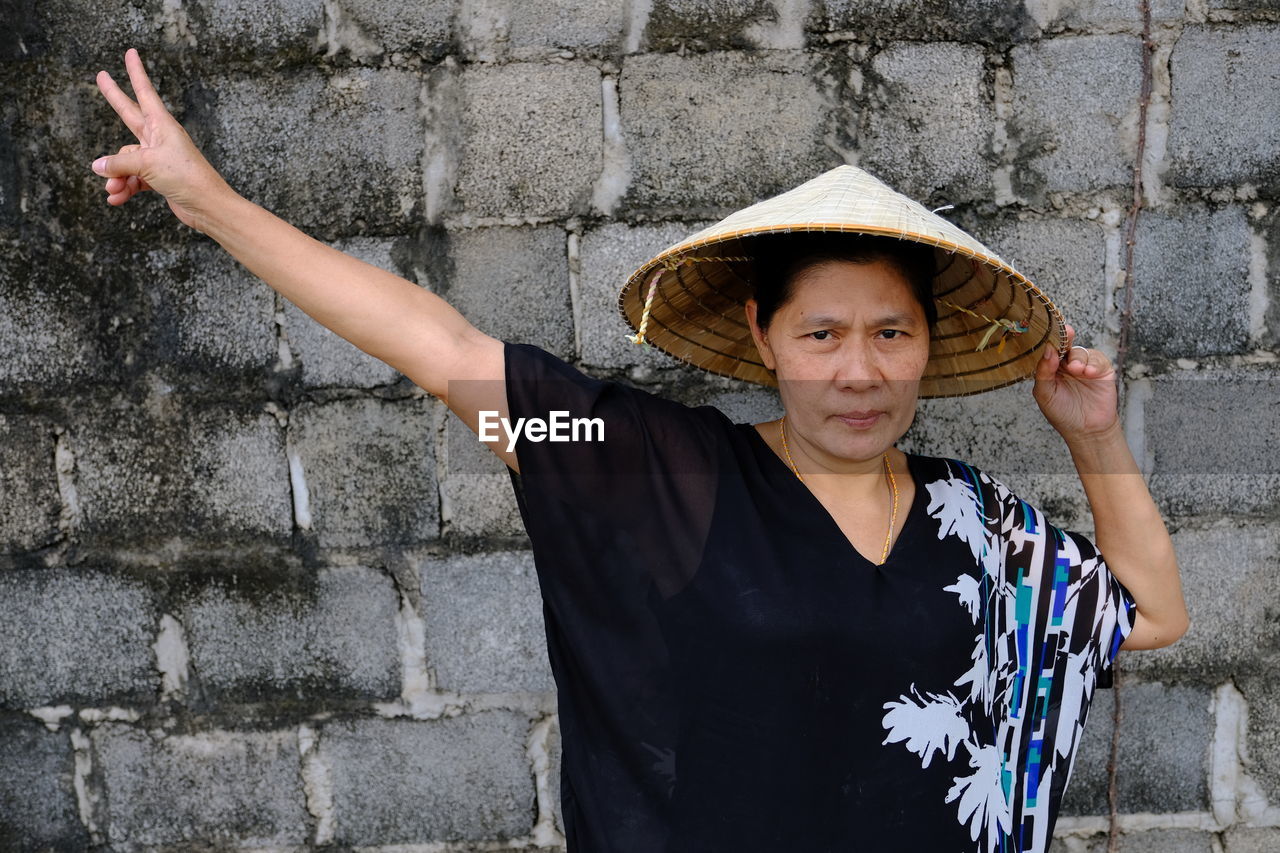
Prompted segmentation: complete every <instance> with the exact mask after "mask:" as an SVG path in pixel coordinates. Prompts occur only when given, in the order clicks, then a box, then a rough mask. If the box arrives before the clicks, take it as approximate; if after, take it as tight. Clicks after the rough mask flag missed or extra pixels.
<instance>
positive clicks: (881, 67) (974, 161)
mask: <svg viewBox="0 0 1280 853" xmlns="http://www.w3.org/2000/svg"><path fill="white" fill-rule="evenodd" d="M871 69H872V71H873V75H872V81H873V82H872V84H871V85H870V86H869V91H868V97H869V98H870V100H871V103H872V106H871V108H869V109H867V110H866V111H865V112H864V116H865V121H866V127H865V129H864V130H863V131H862V132H861V133H859V134H858V143H859V144H858V147H859V151H860V152H861V160H860V165H861V166H862V167H863V168H865V169H867V170H868V171H870V172H872V173H873V174H875V175H876V176H877V177H879V178H880V179H881V180H883V181H884V182H885V183H887V184H889V185H890V186H892V187H894V188H895V189H897V190H898V191H899V192H901V193H903V194H905V195H907V196H910V197H912V198H916V199H920V200H923V199H927V198H931V197H933V196H934V195H935V193H936V195H937V197H939V198H942V199H944V200H945V201H948V202H952V201H962V200H966V199H987V198H990V197H991V195H992V188H991V172H992V168H993V164H992V163H991V162H990V161H991V132H992V128H993V127H994V125H995V109H994V107H993V105H992V99H991V93H990V92H989V91H988V89H987V86H986V85H985V84H984V83H983V75H984V71H983V52H982V49H981V48H979V47H976V46H972V45H960V44H951V43H946V44H913V43H902V42H899V43H895V44H892V45H890V46H889V47H888V48H887V49H885V50H883V51H881V52H880V53H877V54H876V55H875V57H874V58H873V59H872V60H871Z"/></svg>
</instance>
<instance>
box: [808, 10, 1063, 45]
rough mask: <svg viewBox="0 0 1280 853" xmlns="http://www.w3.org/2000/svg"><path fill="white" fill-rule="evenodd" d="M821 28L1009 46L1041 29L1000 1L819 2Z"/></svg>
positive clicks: (1026, 12)
mask: <svg viewBox="0 0 1280 853" xmlns="http://www.w3.org/2000/svg"><path fill="white" fill-rule="evenodd" d="M814 5H815V6H817V7H820V8H822V9H823V12H822V17H821V19H820V20H821V26H822V27H823V28H824V29H827V30H845V31H852V32H855V33H857V34H858V36H859V38H862V39H865V38H867V37H868V36H881V37H887V38H906V39H914V40H920V41H965V42H978V43H985V44H993V43H994V44H1000V45H1004V44H1008V43H1010V42H1018V41H1022V40H1024V39H1028V38H1035V37H1037V36H1038V35H1039V33H1040V30H1039V28H1038V27H1037V25H1036V22H1035V20H1033V18H1032V15H1031V14H1030V11H1029V10H1028V8H1027V6H1026V5H1025V4H1022V3H1005V2H1002V0H957V2H951V3H940V4H937V5H932V4H930V5H928V6H923V7H922V4H921V3H920V2H918V0H822V2H821V3H820V4H819V3H815V4H814Z"/></svg>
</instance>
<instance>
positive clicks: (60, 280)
mask: <svg viewBox="0 0 1280 853" xmlns="http://www.w3.org/2000/svg"><path fill="white" fill-rule="evenodd" d="M99 260H101V259H100V258H99V257H97V256H96V254H95V261H99ZM67 261H68V259H67V258H65V257H64V256H63V253H60V252H57V251H44V250H43V249H42V248H41V249H37V248H36V247H31V246H23V245H17V246H13V247H8V246H6V249H5V252H4V256H3V257H0V391H3V392H5V393H13V394H24V393H29V392H39V393H43V394H52V393H57V392H60V391H66V390H68V389H70V388H71V387H73V386H75V385H77V384H79V383H82V382H94V381H101V380H104V379H106V378H107V374H108V372H109V371H111V370H113V369H116V368H117V363H118V361H119V354H118V353H113V352H110V350H109V345H104V342H103V340H102V338H101V332H100V331H99V330H98V328H97V326H98V316H97V315H98V312H99V311H101V310H102V309H101V307H99V306H98V305H97V304H95V303H96V301H97V300H98V299H100V296H101V295H100V294H99V295H98V296H94V295H91V294H90V293H88V292H86V290H87V287H86V284H85V277H84V275H83V271H81V272H77V271H76V270H75V269H74V268H73V265H72V264H70V263H68V262H67ZM121 320H123V321H124V322H125V323H128V322H129V320H128V319H127V318H124V317H122V318H121Z"/></svg>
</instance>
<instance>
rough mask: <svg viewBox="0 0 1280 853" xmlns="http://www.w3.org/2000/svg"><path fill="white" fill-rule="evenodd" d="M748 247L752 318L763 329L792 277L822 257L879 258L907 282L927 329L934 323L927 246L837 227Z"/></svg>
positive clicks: (760, 240) (763, 238)
mask: <svg viewBox="0 0 1280 853" xmlns="http://www.w3.org/2000/svg"><path fill="white" fill-rule="evenodd" d="M755 239H756V241H757V242H756V244H755V246H753V247H752V258H753V259H752V262H751V281H752V288H753V291H754V292H753V293H752V295H753V296H754V297H755V300H756V302H757V304H758V306H759V307H758V308H757V310H756V322H757V323H758V324H759V325H760V328H761V329H767V328H768V327H769V323H770V321H772V320H773V315H774V313H775V312H776V311H777V310H778V309H779V308H781V307H782V306H783V305H785V304H786V303H787V300H788V299H790V298H791V294H792V292H793V290H794V285H795V281H796V279H797V278H799V276H800V274H801V273H803V272H805V271H806V270H808V269H809V268H810V267H813V266H816V265H818V264H821V263H826V262H828V261H850V262H853V263H857V264H866V263H872V262H874V261H878V260H884V261H886V262H888V263H890V264H892V265H893V266H894V267H895V268H896V269H897V270H898V272H900V273H901V274H902V276H903V277H904V278H905V279H906V280H907V281H908V282H909V283H910V285H911V291H912V293H913V294H914V295H915V297H916V301H917V302H919V303H920V307H921V308H923V309H924V316H925V319H926V321H927V322H928V327H929V334H930V335H932V334H933V330H934V325H935V324H936V323H937V322H938V306H937V305H936V304H935V303H934V301H933V277H934V274H935V272H936V269H935V261H934V253H933V247H932V246H929V245H927V244H925V243H917V242H915V241H914V240H900V239H898V238H897V237H881V236H877V235H875V234H853V233H844V232H840V231H791V232H784V233H780V234H764V235H760V236H757V237H756V238H755Z"/></svg>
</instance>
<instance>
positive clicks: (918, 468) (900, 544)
mask: <svg viewBox="0 0 1280 853" xmlns="http://www.w3.org/2000/svg"><path fill="white" fill-rule="evenodd" d="M737 426H738V427H740V428H742V429H745V430H746V431H747V432H749V433H750V434H751V436H752V437H753V439H754V441H755V445H756V448H757V449H758V450H759V451H760V452H761V453H762V454H763V455H764V456H767V457H768V458H769V460H770V461H769V462H767V463H766V466H773V472H774V473H773V475H772V478H773V479H774V480H775V481H778V480H782V481H784V482H787V483H789V484H792V485H791V486H790V487H791V488H794V489H796V490H797V492H799V493H802V494H803V497H801V498H800V499H801V500H808V501H810V502H811V505H812V506H813V507H814V508H815V510H816V511H817V512H820V513H821V514H822V517H823V518H825V519H826V521H825V522H824V523H825V524H826V525H827V527H828V531H829V532H832V533H834V535H835V536H838V537H839V540H838V541H840V542H843V543H844V546H845V548H847V549H848V550H849V552H851V553H852V554H853V557H854V559H855V560H860V561H862V562H863V563H866V564H867V565H869V566H873V567H877V568H879V567H881V566H886V565H888V564H890V563H892V562H894V560H895V558H896V557H897V556H898V555H899V554H901V553H902V552H903V551H904V550H905V549H906V548H908V547H909V545H907V544H904V540H907V539H908V538H909V535H910V534H913V533H914V528H915V527H916V526H917V524H918V520H917V519H918V517H919V516H920V515H921V514H922V513H923V512H924V500H925V499H924V492H925V487H924V482H923V480H924V478H923V476H922V474H923V471H922V469H923V467H924V466H923V460H922V459H921V457H920V456H918V455H917V454H915V453H908V452H907V451H903V453H904V454H905V455H906V457H907V470H908V471H909V472H910V473H911V479H912V482H913V483H914V484H915V494H914V495H913V496H912V499H911V506H910V508H909V509H908V510H907V519H906V521H904V522H903V524H902V530H901V532H899V533H898V538H897V539H895V540H893V547H891V548H890V549H889V554H888V556H887V557H886V558H885V561H884V563H876V562H875V561H874V560H870V559H868V558H867V557H866V556H864V555H863V553H862V552H861V551H859V550H858V549H857V548H855V547H854V545H853V543H852V542H850V541H849V537H848V536H846V535H845V532H844V530H842V529H841V528H840V524H839V522H837V521H836V519H835V516H833V515H832V514H831V511H830V510H828V509H827V507H826V505H825V504H823V503H822V501H820V500H818V496H817V495H815V494H814V493H813V492H812V491H811V490H810V489H809V487H808V486H806V485H805V484H804V483H803V482H801V480H800V478H799V477H797V476H796V472H795V471H792V470H791V468H790V467H789V466H788V465H787V463H786V462H783V461H782V459H781V458H780V457H779V456H778V454H777V453H775V452H774V450H773V448H772V447H770V446H769V443H768V442H767V441H765V440H764V436H763V435H761V434H760V431H759V430H758V429H756V427H755V424H750V423H746V424H737Z"/></svg>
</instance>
